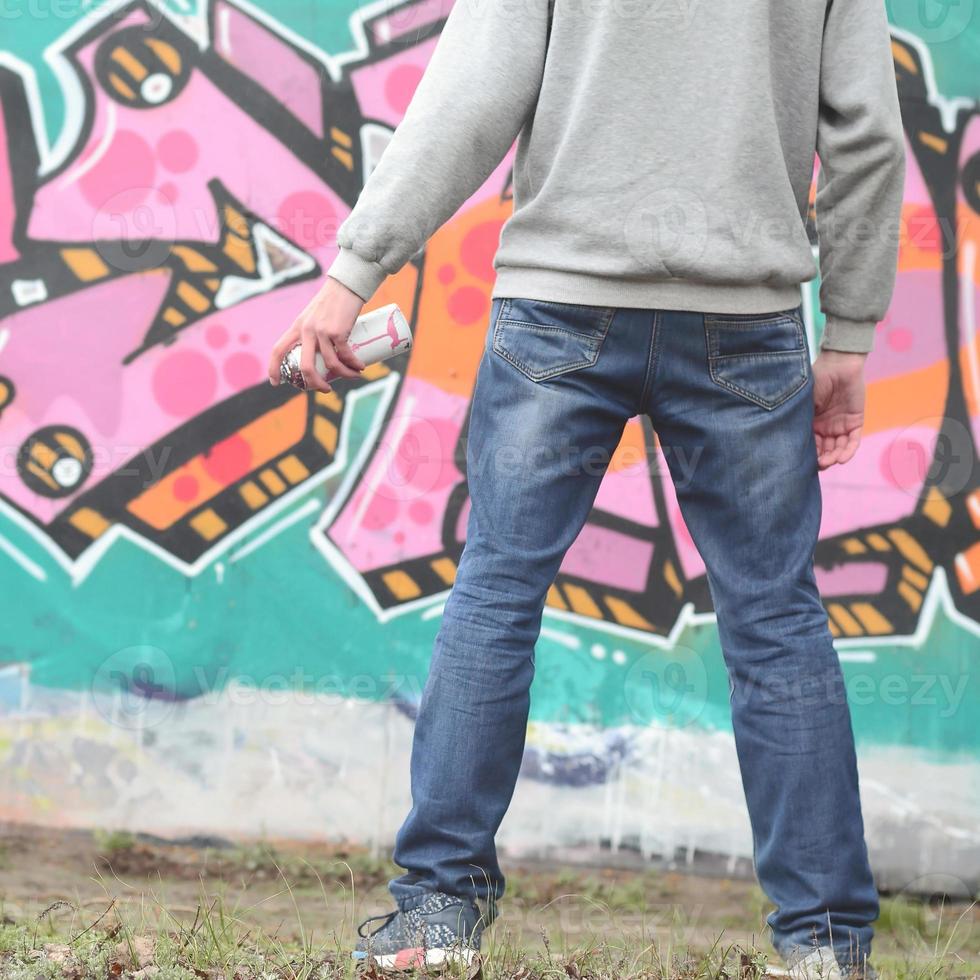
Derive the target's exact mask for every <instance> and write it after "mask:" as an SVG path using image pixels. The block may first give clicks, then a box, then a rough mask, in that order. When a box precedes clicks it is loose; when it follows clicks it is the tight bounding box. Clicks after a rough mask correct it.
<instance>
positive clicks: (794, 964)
mask: <svg viewBox="0 0 980 980" xmlns="http://www.w3.org/2000/svg"><path fill="white" fill-rule="evenodd" d="M787 966H788V967H789V969H788V970H787V975H788V976H789V977H790V980H878V974H877V972H876V971H875V969H874V967H873V966H871V964H870V963H867V964H865V965H864V966H863V967H861V966H850V965H845V966H844V967H841V966H840V965H839V964H838V962H837V956H836V955H835V953H834V951H833V949H832V948H831V947H830V946H818V947H817V948H816V949H814V950H812V951H811V952H809V953H807V954H806V955H801V956H799V957H798V958H796V959H793V960H792V961H791V962H789V963H788V964H787Z"/></svg>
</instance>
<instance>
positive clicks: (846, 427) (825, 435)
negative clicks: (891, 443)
mask: <svg viewBox="0 0 980 980" xmlns="http://www.w3.org/2000/svg"><path fill="white" fill-rule="evenodd" d="M866 358H867V355H866V354H855V353H850V352H849V351H838V350H822V351H821V352H820V353H819V355H818V356H817V359H816V360H815V361H814V362H813V401H814V413H813V434H814V436H815V438H816V443H817V468H818V469H820V470H825V469H827V468H828V467H831V466H834V465H842V464H844V463H846V462H848V461H849V460H850V459H851V458H852V457H853V456H854V454H855V453H856V452H857V448H858V446H859V445H860V443H861V429H862V428H863V427H864V362H865V360H866Z"/></svg>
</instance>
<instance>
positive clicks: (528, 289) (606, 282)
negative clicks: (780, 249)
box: [490, 266, 803, 313]
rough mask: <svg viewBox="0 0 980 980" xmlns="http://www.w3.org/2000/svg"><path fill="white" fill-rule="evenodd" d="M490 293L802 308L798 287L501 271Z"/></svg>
mask: <svg viewBox="0 0 980 980" xmlns="http://www.w3.org/2000/svg"><path fill="white" fill-rule="evenodd" d="M496 272H497V278H496V281H495V283H494V286H493V289H492V291H491V293H490V296H491V298H492V299H495V298H497V297H511V298H515V297H520V298H523V299H537V300H541V301H542V302H565V303H581V304H584V305H589V306H613V307H619V306H626V307H640V308H644V309H662V310H685V311H688V312H697V313H772V312H776V311H782V310H788V309H793V308H795V307H797V306H799V305H800V303H801V302H802V299H803V297H802V293H801V289H800V284H797V285H792V284H790V285H787V284H785V283H784V284H781V285H776V284H772V283H749V282H745V283H712V282H696V281H694V280H691V279H664V280H659V281H651V280H643V281H640V280H635V279H633V280H630V279H623V278H618V277H614V276H593V275H588V274H586V273H580V272H567V271H562V270H557V269H526V268H518V267H516V266H501V267H499V268H498V269H497V270H496Z"/></svg>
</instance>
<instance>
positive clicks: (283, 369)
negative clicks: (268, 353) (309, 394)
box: [279, 303, 412, 391]
mask: <svg viewBox="0 0 980 980" xmlns="http://www.w3.org/2000/svg"><path fill="white" fill-rule="evenodd" d="M348 342H349V343H350V346H351V350H353V351H354V353H355V354H356V355H357V356H358V357H359V358H360V359H361V360H362V361H363V362H364V364H365V365H367V364H377V363H378V362H379V361H386V360H387V359H388V358H389V357H394V356H395V355H396V354H401V353H403V352H404V351H407V350H408V349H409V348H410V347H411V346H412V329H411V327H410V326H409V325H408V320H406V319H405V314H404V313H402V311H401V310H400V309H399V308H398V304H397V303H389V304H388V305H387V306H379V307H378V308H377V309H376V310H371V312H370V313H365V314H363V315H362V316H359V317H358V318H357V319H356V320H355V321H354V328H353V329H352V330H351V333H350V338H349V341H348ZM301 351H302V344H296V346H295V347H293V348H291V349H290V350H289V351H287V352H286V354H285V355H284V356H283V359H282V363H281V364H280V365H279V377H280V379H281V380H282V381H284V382H286V383H287V384H291V385H293V386H294V387H296V388H302V389H303V390H304V391H305V390H306V382H305V381H304V380H303V375H302V373H301V372H300V369H299V357H300V353H301ZM314 363H315V365H316V371H317V374H319V375H320V376H321V377H322V378H323V379H324V380H326V381H334V380H336V379H337V378H342V377H343V375H340V374H337V373H336V372H334V371H328V370H327V365H326V364H325V363H324V360H323V355H322V354H321V353H320V352H319V351H317V352H316V358H315V361H314Z"/></svg>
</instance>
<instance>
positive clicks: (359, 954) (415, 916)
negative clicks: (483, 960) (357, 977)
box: [351, 892, 486, 970]
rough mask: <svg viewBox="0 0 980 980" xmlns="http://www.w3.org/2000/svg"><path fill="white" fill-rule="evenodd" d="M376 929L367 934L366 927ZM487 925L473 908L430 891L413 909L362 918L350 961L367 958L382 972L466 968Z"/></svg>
mask: <svg viewBox="0 0 980 980" xmlns="http://www.w3.org/2000/svg"><path fill="white" fill-rule="evenodd" d="M378 920H382V921H381V925H380V926H378V927H377V928H376V929H374V930H373V931H371V932H365V931H364V927H365V926H367V925H368V924H369V923H371V922H377V921H378ZM485 924H486V920H485V918H484V916H483V915H482V913H481V912H480V910H479V908H477V906H476V904H475V903H474V902H472V901H470V900H469V899H467V898H461V897H460V896H458V895H447V894H445V893H444V892H432V893H431V894H429V895H427V896H426V898H425V899H424V901H423V902H422V903H421V904H419V905H417V906H415V908H412V909H408V910H407V911H403V910H402V909H395V911H394V912H389V913H388V914H387V915H375V916H372V917H371V918H370V919H365V920H364V921H363V922H362V923H361V924H360V925H359V926H358V927H357V934H358V935H359V936H360V937H361V938H360V940H358V943H357V945H356V946H355V948H354V951H353V952H352V953H351V956H352V957H353V958H354V959H355V960H365V959H367V958H368V957H369V956H370V957H371V958H372V959H373V960H374V962H375V963H376V964H377V965H378V967H379V969H382V970H407V969H411V968H412V967H429V966H442V965H443V964H445V963H465V964H467V965H469V964H470V963H471V962H472V961H473V959H474V957H476V955H477V954H478V953H479V951H480V938H481V937H482V935H483V929H484V926H485Z"/></svg>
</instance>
